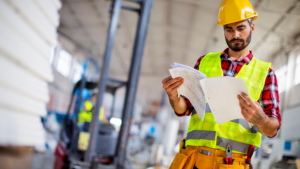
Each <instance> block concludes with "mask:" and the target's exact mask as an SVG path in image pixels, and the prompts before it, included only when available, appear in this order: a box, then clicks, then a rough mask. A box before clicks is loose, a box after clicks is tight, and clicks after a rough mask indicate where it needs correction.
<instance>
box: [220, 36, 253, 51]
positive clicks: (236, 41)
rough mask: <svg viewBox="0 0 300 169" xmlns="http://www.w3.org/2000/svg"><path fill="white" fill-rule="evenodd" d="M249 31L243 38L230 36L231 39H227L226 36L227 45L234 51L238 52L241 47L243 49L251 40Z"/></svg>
mask: <svg viewBox="0 0 300 169" xmlns="http://www.w3.org/2000/svg"><path fill="white" fill-rule="evenodd" d="M251 35H252V33H251V31H250V33H249V36H248V37H247V38H246V39H243V38H232V39H231V40H228V39H227V38H226V37H225V39H226V43H227V45H228V47H229V48H230V49H231V50H233V51H235V52H239V51H241V50H243V49H245V48H246V47H247V46H248V45H249V44H250V42H251Z"/></svg>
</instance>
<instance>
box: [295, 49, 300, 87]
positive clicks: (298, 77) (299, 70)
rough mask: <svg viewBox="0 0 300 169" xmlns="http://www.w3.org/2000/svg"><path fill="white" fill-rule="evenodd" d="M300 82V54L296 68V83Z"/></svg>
mask: <svg viewBox="0 0 300 169" xmlns="http://www.w3.org/2000/svg"><path fill="white" fill-rule="evenodd" d="M299 83H300V54H299V55H298V56H297V59H296V69H295V85H297V84H299Z"/></svg>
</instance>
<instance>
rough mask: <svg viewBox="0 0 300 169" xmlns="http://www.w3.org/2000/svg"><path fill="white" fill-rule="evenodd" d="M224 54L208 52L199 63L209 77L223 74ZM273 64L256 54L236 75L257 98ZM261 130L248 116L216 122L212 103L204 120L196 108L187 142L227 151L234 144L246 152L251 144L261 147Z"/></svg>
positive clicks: (187, 143)
mask: <svg viewBox="0 0 300 169" xmlns="http://www.w3.org/2000/svg"><path fill="white" fill-rule="evenodd" d="M220 55H221V53H209V54H208V55H206V56H205V57H204V58H203V59H202V60H201V63H200V66H199V71H201V72H203V73H204V74H206V76H207V77H208V78H210V77H216V76H223V71H222V68H221V57H220ZM269 67H270V64H269V63H265V62H262V61H260V60H258V59H256V58H254V57H253V59H252V60H251V61H250V63H249V64H248V65H246V64H245V65H244V66H243V67H242V68H241V70H240V72H239V73H238V74H237V76H236V78H241V79H243V80H244V81H245V83H246V86H247V89H248V91H249V96H250V97H251V98H252V100H254V101H258V99H259V96H260V94H261V91H262V89H263V87H264V83H265V79H266V76H267V73H268V70H269ZM260 143H261V133H259V131H258V130H257V127H256V126H252V125H251V126H250V125H249V123H248V122H247V121H246V120H245V119H236V120H232V121H229V122H226V123H223V124H220V125H219V124H217V123H216V121H215V119H214V117H213V114H212V113H211V110H210V108H209V105H208V104H206V114H205V117H204V119H203V120H202V119H201V118H199V116H198V115H197V113H196V111H195V110H194V111H193V112H192V115H191V120H190V124H189V128H188V134H187V140H186V146H187V145H193V146H205V147H209V148H216V149H221V150H225V149H226V146H227V144H230V145H231V148H232V150H233V152H235V153H247V149H248V147H249V145H254V146H256V147H259V146H260Z"/></svg>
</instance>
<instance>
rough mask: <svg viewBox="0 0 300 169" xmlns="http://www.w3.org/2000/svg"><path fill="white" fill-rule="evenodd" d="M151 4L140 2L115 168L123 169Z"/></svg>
mask: <svg viewBox="0 0 300 169" xmlns="http://www.w3.org/2000/svg"><path fill="white" fill-rule="evenodd" d="M152 5H153V0H144V1H143V2H141V10H140V17H139V21H138V25H137V32H136V36H135V42H134V48H133V54H132V58H131V67H130V72H129V78H128V83H127V90H126V97H125V102H124V108H123V113H122V126H121V130H120V134H119V138H118V143H117V149H116V151H117V154H116V155H117V157H118V161H117V168H118V169H123V168H124V162H125V156H126V145H127V140H128V133H129V128H130V122H131V117H132V111H133V107H134V102H135V96H136V90H137V87H138V79H139V76H140V69H141V63H142V57H143V51H144V46H145V40H146V35H147V28H148V23H149V16H150V11H151V8H152Z"/></svg>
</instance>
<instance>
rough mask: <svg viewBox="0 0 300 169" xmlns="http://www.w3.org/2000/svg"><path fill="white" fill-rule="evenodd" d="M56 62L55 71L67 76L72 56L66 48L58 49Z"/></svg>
mask: <svg viewBox="0 0 300 169" xmlns="http://www.w3.org/2000/svg"><path fill="white" fill-rule="evenodd" d="M58 57H59V58H58V62H57V71H58V72H60V73H61V74H62V75H64V76H66V77H68V76H69V73H70V69H71V62H72V56H71V55H70V53H69V52H67V51H66V50H63V49H62V50H60V51H59V56H58Z"/></svg>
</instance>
